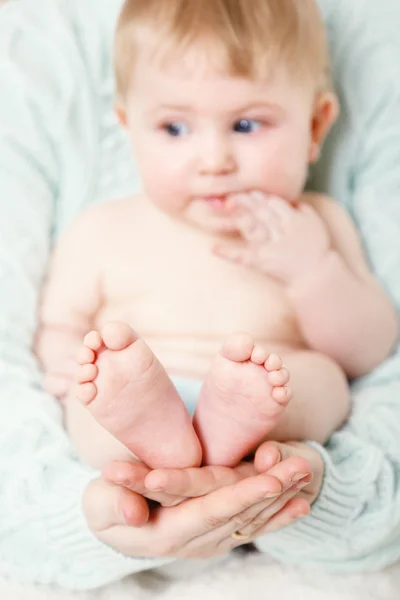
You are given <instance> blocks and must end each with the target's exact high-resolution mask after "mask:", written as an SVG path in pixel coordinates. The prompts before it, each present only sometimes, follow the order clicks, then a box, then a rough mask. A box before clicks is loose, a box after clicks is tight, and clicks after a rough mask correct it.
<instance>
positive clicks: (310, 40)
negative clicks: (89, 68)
mask: <svg viewBox="0 0 400 600" xmlns="http://www.w3.org/2000/svg"><path fill="white" fill-rule="evenodd" d="M115 64H116V79H117V94H118V99H117V113H118V115H119V117H120V120H121V122H122V123H123V124H124V125H126V127H127V129H128V131H129V135H130V137H131V141H132V145H133V148H134V151H135V156H136V159H137V161H138V165H139V169H140V173H141V177H142V182H143V186H144V189H145V192H146V193H147V195H148V196H149V198H150V199H151V200H152V201H153V202H154V203H155V204H156V205H158V206H159V207H160V208H161V209H162V210H164V211H166V212H169V213H171V214H174V215H176V216H179V217H183V218H186V219H188V220H190V221H192V222H193V223H197V224H198V225H201V226H204V227H207V228H211V229H217V230H218V229H219V225H218V224H219V222H220V219H222V218H223V216H222V214H221V213H222V211H221V204H222V203H223V201H224V199H225V198H226V197H227V196H228V195H230V194H234V193H238V192H243V191H250V190H261V191H263V192H265V193H267V194H273V195H278V196H281V197H283V198H286V199H287V200H288V201H294V200H296V199H297V198H298V196H299V195H300V194H301V192H302V190H303V187H304V184H305V181H306V178H307V173H308V166H309V163H311V162H314V161H315V160H316V159H317V158H318V156H319V151H320V147H321V144H322V142H323V139H324V137H325V135H326V133H327V132H328V130H329V128H330V126H331V125H332V123H333V121H334V119H335V118H336V114H337V101H336V97H335V95H334V93H333V91H332V85H331V78H330V67H329V56H328V48H327V42H326V37H325V29H324V26H323V23H322V20H321V16H320V14H319V11H318V8H317V7H316V5H315V0H126V2H125V5H124V8H123V10H122V13H121V17H120V20H119V23H118V27H117V34H116V42H115ZM213 199H214V200H215V199H218V202H213V201H212V200H213Z"/></svg>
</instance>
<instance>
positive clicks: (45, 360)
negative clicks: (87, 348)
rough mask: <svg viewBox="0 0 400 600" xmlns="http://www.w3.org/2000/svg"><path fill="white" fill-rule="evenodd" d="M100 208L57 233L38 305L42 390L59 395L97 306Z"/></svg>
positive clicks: (67, 385)
mask: <svg viewBox="0 0 400 600" xmlns="http://www.w3.org/2000/svg"><path fill="white" fill-rule="evenodd" d="M100 212H101V210H99V207H95V208H94V209H90V210H88V211H86V212H85V213H83V214H82V215H81V216H80V217H79V218H78V219H77V220H76V221H75V222H74V223H73V225H72V226H71V227H70V228H69V229H68V230H67V231H66V232H65V233H64V234H62V235H61V237H60V240H59V242H58V244H57V246H56V248H55V251H54V254H53V257H52V260H51V263H50V269H49V273H48V277H47V280H46V282H45V285H44V288H43V293H42V299H41V303H40V308H39V328H38V331H37V335H36V341H35V352H36V354H37V356H38V358H39V360H40V363H41V366H42V369H43V371H44V374H45V379H44V386H45V388H46V391H48V392H49V393H51V394H52V395H54V396H57V397H59V398H62V397H63V396H65V394H66V393H67V391H68V389H69V388H70V386H71V383H72V382H73V378H74V375H75V369H76V367H75V365H76V363H75V360H74V359H75V356H76V353H77V350H78V349H79V347H80V345H81V343H82V339H83V337H84V335H85V334H86V333H87V332H88V331H89V329H90V327H91V323H92V320H93V316H94V315H95V314H96V313H97V311H98V309H99V307H100V304H101V287H100V268H99V264H100V257H99V252H98V247H97V243H96V238H97V236H101V233H100V231H97V235H96V226H97V227H98V228H99V218H98V215H99V213H100Z"/></svg>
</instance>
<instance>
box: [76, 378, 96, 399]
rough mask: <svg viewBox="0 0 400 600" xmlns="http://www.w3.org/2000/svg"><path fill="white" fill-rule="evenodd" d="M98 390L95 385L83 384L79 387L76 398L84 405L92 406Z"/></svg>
mask: <svg viewBox="0 0 400 600" xmlns="http://www.w3.org/2000/svg"><path fill="white" fill-rule="evenodd" d="M96 394H97V388H96V386H95V384H94V383H83V384H81V385H78V386H77V389H76V397H77V398H78V400H79V401H80V402H82V404H90V402H92V400H94V398H95V397H96Z"/></svg>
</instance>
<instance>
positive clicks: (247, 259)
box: [213, 244, 255, 267]
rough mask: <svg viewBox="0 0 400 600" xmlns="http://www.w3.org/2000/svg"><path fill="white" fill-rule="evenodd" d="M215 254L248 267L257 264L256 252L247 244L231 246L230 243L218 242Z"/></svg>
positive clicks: (214, 249)
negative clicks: (247, 246) (246, 245)
mask: <svg viewBox="0 0 400 600" xmlns="http://www.w3.org/2000/svg"><path fill="white" fill-rule="evenodd" d="M213 251H214V254H216V256H219V257H220V258H224V259H225V260H227V261H229V262H232V263H235V264H240V265H243V266H246V267H252V266H254V265H255V256H254V252H253V251H252V250H251V249H250V248H246V247H245V246H233V245H232V246H230V245H228V244H216V245H215V246H214V248H213Z"/></svg>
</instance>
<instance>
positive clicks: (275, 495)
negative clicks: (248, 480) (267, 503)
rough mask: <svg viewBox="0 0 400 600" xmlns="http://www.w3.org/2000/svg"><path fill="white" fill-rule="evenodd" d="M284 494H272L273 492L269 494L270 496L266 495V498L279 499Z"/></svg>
mask: <svg viewBox="0 0 400 600" xmlns="http://www.w3.org/2000/svg"><path fill="white" fill-rule="evenodd" d="M281 493H282V492H278V493H272V492H268V494H265V496H264V498H266V499H267V498H277V497H278V496H280V495H281Z"/></svg>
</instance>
